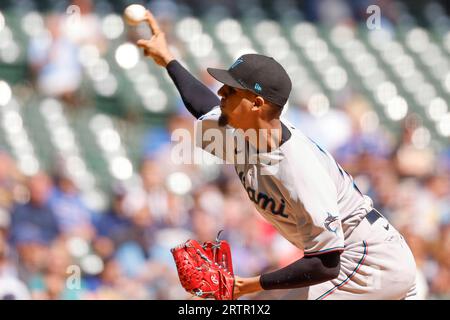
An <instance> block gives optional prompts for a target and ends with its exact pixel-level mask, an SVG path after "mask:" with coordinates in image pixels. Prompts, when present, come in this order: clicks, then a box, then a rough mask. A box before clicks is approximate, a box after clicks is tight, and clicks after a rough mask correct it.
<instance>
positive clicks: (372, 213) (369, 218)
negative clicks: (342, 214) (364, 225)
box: [364, 209, 384, 224]
mask: <svg viewBox="0 0 450 320" xmlns="http://www.w3.org/2000/svg"><path fill="white" fill-rule="evenodd" d="M364 218H365V219H367V221H369V223H370V224H374V223H375V221H377V220H378V219H380V218H384V217H383V215H382V214H381V213H379V212H378V211H377V210H376V209H372V210H371V211H369V213H368V214H366V216H365V217H364Z"/></svg>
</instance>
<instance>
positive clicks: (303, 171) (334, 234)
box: [291, 147, 344, 256]
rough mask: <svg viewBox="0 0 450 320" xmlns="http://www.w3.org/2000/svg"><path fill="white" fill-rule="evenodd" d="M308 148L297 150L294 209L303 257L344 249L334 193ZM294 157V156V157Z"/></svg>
mask: <svg viewBox="0 0 450 320" xmlns="http://www.w3.org/2000/svg"><path fill="white" fill-rule="evenodd" d="M308 149H309V148H308V147H305V148H301V149H300V150H296V154H299V156H298V158H297V159H292V160H294V161H295V162H292V163H295V164H296V165H295V166H293V167H291V168H292V170H293V173H292V174H294V175H295V179H294V181H295V189H296V190H295V191H296V194H297V195H298V199H297V201H298V208H297V210H295V213H294V214H295V215H296V216H295V219H296V221H297V231H298V233H299V234H300V236H301V238H302V239H301V242H302V244H303V250H304V254H305V256H308V255H317V254H321V253H326V252H331V251H343V250H344V234H343V230H342V225H341V221H340V215H339V209H338V204H337V203H338V201H337V190H336V187H335V185H334V183H333V181H332V178H331V177H330V176H329V174H328V172H327V171H326V169H325V168H324V167H323V165H322V164H321V163H320V162H319V161H318V159H316V157H315V155H314V153H313V152H312V151H311V150H308ZM294 158H295V157H294Z"/></svg>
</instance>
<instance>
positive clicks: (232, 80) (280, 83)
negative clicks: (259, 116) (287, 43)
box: [207, 54, 292, 107]
mask: <svg viewBox="0 0 450 320" xmlns="http://www.w3.org/2000/svg"><path fill="white" fill-rule="evenodd" d="M207 70H208V73H209V74H210V75H211V76H212V77H213V78H214V79H216V80H217V81H219V82H221V83H223V84H226V85H229V86H230V87H233V88H239V89H245V90H250V91H252V92H253V93H255V94H257V95H259V96H261V97H263V98H264V99H266V100H268V101H270V102H272V103H275V104H276V105H278V106H281V107H282V106H284V105H285V104H286V102H287V100H288V98H289V94H290V93H291V89H292V82H291V79H290V78H289V76H288V74H287V72H286V70H284V68H283V67H282V66H281V64H279V63H278V62H277V61H275V59H274V58H271V57H267V56H264V55H262V54H244V55H243V56H241V57H239V58H238V59H237V60H236V61H235V62H234V63H233V64H232V65H231V67H230V68H229V69H228V70H223V69H215V68H208V69H207Z"/></svg>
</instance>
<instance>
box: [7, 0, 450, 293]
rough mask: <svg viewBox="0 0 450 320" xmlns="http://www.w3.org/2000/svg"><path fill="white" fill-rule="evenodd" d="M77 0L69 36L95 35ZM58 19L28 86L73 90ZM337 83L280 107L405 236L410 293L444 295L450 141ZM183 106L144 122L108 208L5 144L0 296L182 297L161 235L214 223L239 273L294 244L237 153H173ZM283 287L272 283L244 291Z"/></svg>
mask: <svg viewBox="0 0 450 320" xmlns="http://www.w3.org/2000/svg"><path fill="white" fill-rule="evenodd" d="M76 3H78V5H80V6H81V7H82V8H83V12H82V13H83V15H82V19H87V21H88V22H87V24H88V25H89V24H90V25H91V27H89V28H87V29H86V30H85V32H84V33H81V34H78V36H80V37H82V36H83V35H84V36H85V38H83V39H81V38H80V39H78V40H79V41H80V42H81V43H84V44H86V43H89V41H92V42H93V43H95V44H96V46H98V47H99V48H100V49H101V47H102V41H103V40H104V39H100V38H98V37H97V34H96V33H95V32H92V30H98V27H96V22H95V18H94V17H93V16H90V15H89V12H91V11H92V7H89V6H88V4H89V3H90V2H89V1H77V2H76ZM84 4H85V5H86V7H83V5H84ZM58 23H59V22H58V18H57V17H52V16H50V17H49V19H48V21H47V24H48V26H47V27H48V29H49V30H50V32H51V33H52V34H51V39H53V40H52V41H50V42H49V41H47V42H46V41H43V40H45V39H37V40H36V41H35V42H33V43H30V46H29V57H30V59H29V68H30V71H32V74H33V75H34V84H35V85H36V90H39V91H40V92H41V93H42V94H45V95H51V96H57V97H60V98H62V99H65V100H66V101H67V102H69V103H73V104H76V103H77V99H78V98H79V97H78V96H77V95H76V94H73V93H74V92H75V91H76V90H77V89H78V88H79V86H80V83H81V72H82V70H81V66H80V65H79V64H78V63H77V62H76V61H78V60H77V59H76V58H74V55H75V51H76V50H74V42H72V41H66V36H65V35H62V34H61V33H59V31H60V29H59V27H58ZM47 36H48V35H47ZM75 43H76V42H75ZM76 46H77V44H75V47H76ZM68 62H69V63H68ZM205 80H209V81H210V80H211V79H205ZM211 87H213V84H212V83H211ZM345 94H346V95H345V98H343V99H341V103H340V104H339V105H336V106H333V108H332V109H330V111H329V112H328V113H327V114H326V115H324V116H321V117H316V116H313V115H311V114H310V113H309V112H308V110H307V108H306V107H305V106H303V105H300V104H296V101H291V102H290V105H289V108H288V110H287V111H286V113H285V116H286V117H287V118H288V119H289V120H290V121H291V122H292V123H293V124H294V125H296V126H297V127H298V128H299V129H300V130H303V131H304V132H305V133H306V134H307V135H309V136H310V137H311V138H312V139H313V140H315V141H316V142H318V143H319V144H320V145H321V146H323V147H324V148H327V149H328V150H329V151H330V152H331V153H332V154H333V155H334V156H335V157H336V159H337V161H338V162H339V163H340V164H341V165H342V166H343V168H344V169H345V170H346V171H348V172H349V173H350V174H352V175H353V177H354V178H355V182H356V184H357V185H358V187H359V188H360V189H361V190H362V191H363V192H364V193H365V194H367V195H369V196H370V197H371V198H372V199H373V201H374V204H375V208H377V209H378V210H379V211H380V212H381V213H383V214H384V215H385V216H386V217H387V218H388V219H389V220H390V221H391V223H392V224H393V225H394V226H395V227H396V228H397V229H398V230H399V231H400V232H401V233H402V234H403V235H404V236H405V238H406V240H407V242H408V243H409V245H410V247H411V249H412V250H413V253H414V256H415V258H416V263H417V267H418V277H417V284H418V289H419V297H420V298H423V299H427V298H428V299H449V298H450V148H449V147H448V146H447V149H443V150H434V149H431V147H429V146H423V145H421V144H420V143H417V137H414V134H413V133H414V132H415V129H417V128H418V127H419V126H420V125H421V124H420V123H418V121H417V120H416V119H415V118H414V116H413V115H412V116H409V117H407V118H405V120H404V121H403V122H402V133H401V134H400V135H399V136H398V137H396V136H393V135H390V134H389V133H388V132H387V131H386V130H385V129H384V128H383V126H382V124H378V123H375V124H374V121H372V120H373V119H372V120H371V119H369V118H368V117H367V114H368V112H370V104H369V102H368V101H366V100H365V98H364V97H362V96H359V95H358V94H357V93H356V92H346V93H345ZM179 109H180V112H178V113H174V114H173V115H172V116H170V119H169V120H168V124H167V125H166V126H164V127H162V128H158V127H155V128H151V129H150V131H149V132H148V134H147V135H146V137H145V138H146V141H142V146H143V147H142V159H141V162H140V165H139V181H138V182H137V183H135V184H133V185H131V186H130V185H129V184H128V185H125V184H122V183H120V182H117V184H114V185H113V186H112V187H111V190H112V191H111V193H110V194H109V198H110V203H109V205H108V208H107V210H105V211H97V210H94V209H93V208H91V207H90V206H89V205H88V204H87V203H86V202H85V200H84V199H85V198H84V197H83V195H82V193H81V192H80V190H79V189H78V188H77V185H76V184H75V183H74V181H72V180H71V178H70V175H69V174H68V173H67V172H65V171H64V170H61V169H59V168H58V167H57V166H55V168H54V170H52V171H48V172H44V171H40V172H38V173H37V174H34V175H32V176H27V175H25V174H24V173H23V172H21V171H20V170H19V169H18V167H17V165H16V163H15V160H14V158H13V157H12V155H11V154H9V153H8V152H7V151H6V150H5V149H0V298H1V299H183V298H188V297H189V295H188V294H186V293H185V292H184V290H183V289H182V288H181V286H180V284H179V281H178V276H177V274H176V269H175V265H174V263H173V259H172V256H171V253H170V248H171V247H173V246H175V245H177V244H179V243H181V242H183V241H185V240H187V239H188V238H193V239H197V240H198V241H200V242H202V241H207V240H212V239H215V237H216V235H217V233H218V231H219V230H224V232H223V233H222V238H223V239H226V240H228V241H229V242H230V244H231V247H232V252H233V264H234V269H235V272H236V274H238V275H239V276H244V277H245V276H254V275H257V274H260V273H261V272H264V271H269V270H273V269H275V268H279V267H281V266H284V265H286V264H288V263H290V262H292V261H294V260H296V259H298V258H299V257H301V256H302V252H301V251H300V250H298V249H297V248H295V247H293V246H292V245H291V244H290V243H288V242H287V241H286V240H285V239H283V238H282V237H281V236H280V235H279V234H278V233H277V232H276V230H275V229H274V228H273V227H272V226H271V225H270V224H268V223H267V222H266V221H264V220H263V218H262V217H260V215H259V214H258V213H257V211H256V210H255V209H254V207H253V204H252V203H251V202H250V201H249V200H248V197H247V195H246V194H245V192H244V190H243V188H242V186H241V184H240V182H239V179H237V177H236V176H235V172H234V168H233V167H231V166H229V165H223V166H220V165H214V164H209V165H207V164H203V165H194V164H190V165H188V164H186V165H179V164H175V163H172V161H170V159H172V158H171V151H172V148H173V147H174V144H173V143H172V142H171V141H170V134H171V132H172V131H173V130H174V129H177V128H185V129H186V130H190V131H192V130H193V120H194V118H193V117H192V116H190V115H188V114H186V112H185V111H182V109H183V107H182V103H181V101H180V102H179ZM375 122H376V121H375ZM161 132H162V134H161ZM336 132H338V133H339V134H336ZM155 137H156V138H155ZM152 139H153V140H152ZM154 139H157V141H155V140H154ZM281 295H282V292H279V291H272V292H269V291H267V292H262V293H259V294H255V295H252V296H248V298H252V299H272V298H273V299H276V298H279V297H281Z"/></svg>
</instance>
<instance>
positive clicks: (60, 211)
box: [49, 172, 95, 239]
mask: <svg viewBox="0 0 450 320" xmlns="http://www.w3.org/2000/svg"><path fill="white" fill-rule="evenodd" d="M49 204H50V206H51V207H52V209H53V211H54V212H55V215H56V218H57V220H58V224H59V226H60V228H61V232H63V233H64V234H66V235H68V236H69V235H74V236H75V235H76V236H79V237H82V238H84V239H92V238H93V237H94V234H95V229H94V226H93V224H92V220H93V216H92V215H93V213H92V212H90V210H89V209H88V208H87V206H86V205H85V203H84V202H83V200H82V199H81V195H80V193H79V190H78V188H77V187H76V185H75V183H74V182H73V181H72V179H71V178H70V177H69V176H68V175H67V174H65V173H62V172H60V173H58V174H57V176H56V177H55V187H54V188H53V190H52V193H51V197H50V199H49Z"/></svg>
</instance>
